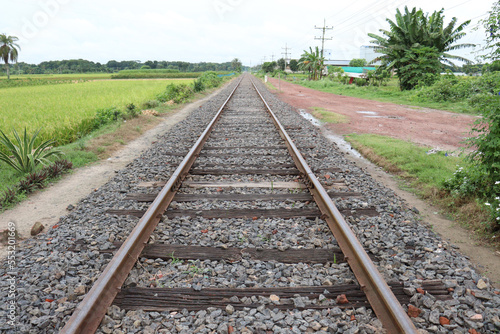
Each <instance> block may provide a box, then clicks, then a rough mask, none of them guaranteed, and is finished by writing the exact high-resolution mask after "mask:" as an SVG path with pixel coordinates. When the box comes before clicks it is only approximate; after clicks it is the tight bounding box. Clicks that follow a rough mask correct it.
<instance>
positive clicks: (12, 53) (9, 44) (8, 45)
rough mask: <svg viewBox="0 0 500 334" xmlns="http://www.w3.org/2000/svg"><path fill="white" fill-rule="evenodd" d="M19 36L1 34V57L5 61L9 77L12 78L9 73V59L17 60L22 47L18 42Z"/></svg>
mask: <svg viewBox="0 0 500 334" xmlns="http://www.w3.org/2000/svg"><path fill="white" fill-rule="evenodd" d="M18 40H19V38H17V37H15V36H7V35H6V34H0V44H1V46H0V57H1V58H2V59H3V61H4V62H5V69H6V71H7V79H10V73H9V60H10V61H13V62H17V56H18V55H19V50H18V49H21V48H20V47H19V45H17V44H16V42H17V41H18Z"/></svg>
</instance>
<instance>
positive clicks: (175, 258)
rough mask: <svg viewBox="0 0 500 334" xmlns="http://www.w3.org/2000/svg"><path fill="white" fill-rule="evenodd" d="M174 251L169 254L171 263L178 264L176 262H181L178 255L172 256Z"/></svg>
mask: <svg viewBox="0 0 500 334" xmlns="http://www.w3.org/2000/svg"><path fill="white" fill-rule="evenodd" d="M174 253H175V252H172V254H170V258H171V259H172V262H171V264H172V265H175V264H178V263H182V261H181V259H179V258H178V257H175V256H174Z"/></svg>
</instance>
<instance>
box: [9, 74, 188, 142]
mask: <svg viewBox="0 0 500 334" xmlns="http://www.w3.org/2000/svg"><path fill="white" fill-rule="evenodd" d="M191 81H192V79H185V80H130V81H128V80H127V81H92V82H79V83H67V84H59V85H43V86H31V87H13V88H8V89H3V90H1V94H2V98H1V99H0V129H1V130H3V131H4V132H5V133H8V134H10V133H11V129H12V128H15V129H17V130H18V131H21V130H22V129H24V127H27V128H28V131H30V132H33V131H35V130H36V129H37V128H39V127H42V131H41V132H40V139H49V138H54V139H55V140H56V141H57V142H58V144H67V143H71V142H73V141H75V140H76V139H78V138H79V137H81V135H82V134H84V133H86V132H85V130H86V127H88V124H86V122H87V123H88V120H89V119H91V118H92V117H93V116H94V115H95V113H96V110H97V109H101V108H108V107H113V106H114V107H117V108H119V109H124V108H125V105H127V104H129V103H134V104H135V105H137V106H140V105H141V104H142V103H143V102H144V101H146V100H152V99H154V98H155V96H156V95H157V94H159V93H160V92H162V91H164V90H165V88H166V86H167V85H168V84H170V83H181V82H184V83H188V82H191Z"/></svg>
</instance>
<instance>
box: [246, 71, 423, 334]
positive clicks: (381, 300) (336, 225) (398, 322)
mask: <svg viewBox="0 0 500 334" xmlns="http://www.w3.org/2000/svg"><path fill="white" fill-rule="evenodd" d="M251 81H252V85H253V86H254V88H255V90H256V91H257V93H258V94H259V96H260V98H261V100H262V102H264V104H265V105H266V108H267V110H268V112H269V114H270V115H271V117H272V119H273V122H274V124H275V125H276V127H277V128H278V130H279V132H280V135H281V137H282V138H283V139H284V140H285V143H286V146H287V147H288V150H289V152H290V154H291V155H292V158H293V160H294V161H295V164H296V165H297V168H298V169H299V170H300V171H301V173H302V174H303V176H304V178H305V181H306V184H307V186H308V188H309V190H310V191H311V193H312V195H313V197H314V199H315V201H316V203H317V204H318V206H319V208H320V210H321V212H322V213H323V215H324V218H325V220H326V221H327V223H328V226H329V227H330V230H331V231H332V233H333V235H334V236H335V239H336V240H337V242H338V244H339V246H340V248H341V250H342V252H343V253H344V255H345V258H346V260H347V262H348V263H349V266H350V267H351V269H352V271H353V272H354V275H355V276H356V278H357V280H358V282H359V284H360V287H361V289H362V290H363V292H364V293H365V294H366V297H367V298H368V301H369V302H370V305H371V306H372V308H373V310H374V312H375V314H376V315H377V317H378V319H379V320H380V322H381V323H382V325H383V326H384V327H385V329H387V331H388V332H389V333H394V334H401V333H417V329H416V328H415V325H414V324H413V323H412V321H411V320H410V318H409V317H408V315H407V314H406V312H405V311H404V309H403V308H402V307H401V304H400V303H399V302H398V300H397V299H396V297H395V296H394V294H393V293H392V290H391V289H390V288H389V286H388V285H387V283H386V282H385V280H384V278H383V277H382V275H381V274H380V272H379V271H378V270H377V268H376V266H375V264H374V263H373V262H372V260H371V259H370V257H369V256H368V254H367V253H366V251H365V250H364V248H363V246H362V245H361V243H360V242H359V241H358V239H357V237H356V235H355V234H354V232H353V231H352V230H351V228H350V227H349V225H348V224H347V222H346V221H345V220H344V218H343V217H342V215H341V214H340V212H339V210H338V209H337V207H336V206H335V204H334V203H333V201H332V200H331V198H330V196H328V193H327V192H326V190H325V189H324V188H323V186H322V185H321V183H320V182H319V181H318V179H317V178H316V176H315V175H314V173H313V172H312V170H311V168H310V167H309V165H308V164H307V162H306V161H305V160H304V158H303V157H302V155H301V154H300V152H299V150H298V149H297V147H296V146H295V144H294V143H293V141H292V139H291V138H290V136H289V135H288V134H287V132H286V131H285V129H284V127H283V126H282V125H281V123H280V122H279V120H278V118H277V117H276V115H275V114H274V112H273V111H272V110H271V107H270V106H269V105H268V104H267V102H266V100H265V99H264V97H263V96H262V94H261V93H260V91H259V90H258V88H257V86H256V85H255V83H254V82H253V80H251Z"/></svg>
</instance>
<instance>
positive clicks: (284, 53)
mask: <svg viewBox="0 0 500 334" xmlns="http://www.w3.org/2000/svg"><path fill="white" fill-rule="evenodd" d="M282 49H283V50H285V52H282V53H281V54H282V55H285V71H286V61H287V60H288V55H289V54H290V52H288V50H291V49H292V48H289V47H288V44H287V43H285V47H284V48H282Z"/></svg>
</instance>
